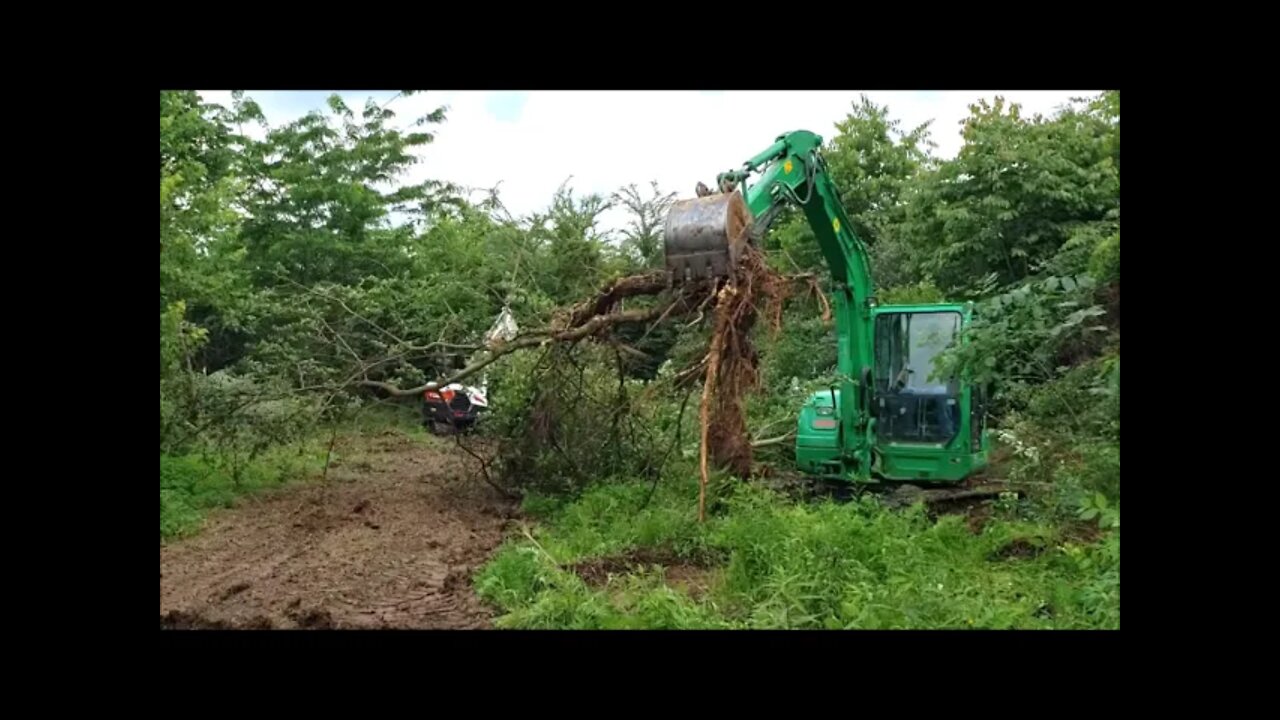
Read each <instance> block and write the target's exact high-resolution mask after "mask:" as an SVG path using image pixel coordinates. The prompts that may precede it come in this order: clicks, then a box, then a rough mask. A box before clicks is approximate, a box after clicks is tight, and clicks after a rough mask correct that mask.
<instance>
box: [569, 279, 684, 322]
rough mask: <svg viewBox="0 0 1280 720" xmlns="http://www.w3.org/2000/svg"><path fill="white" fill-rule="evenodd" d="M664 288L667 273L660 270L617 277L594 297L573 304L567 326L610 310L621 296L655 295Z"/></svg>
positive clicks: (586, 320)
mask: <svg viewBox="0 0 1280 720" xmlns="http://www.w3.org/2000/svg"><path fill="white" fill-rule="evenodd" d="M665 289H667V275H666V273H664V272H661V271H656V272H651V273H646V274H644V275H631V276H629V277H624V278H619V279H618V280H615V281H614V283H613V284H612V285H610V286H609V287H607V288H605V289H604V290H603V291H601V292H600V293H599V294H597V295H596V296H595V297H594V298H592V299H590V300H588V301H586V302H583V303H579V304H578V305H575V306H574V307H573V309H572V310H570V311H569V325H568V327H571V328H572V327H577V326H579V325H582V324H584V323H586V322H588V321H589V320H591V319H592V318H594V317H597V316H599V315H605V314H608V313H610V312H612V310H613V307H614V306H615V305H617V304H618V301H619V300H621V299H623V298H628V297H634V296H637V295H657V294H658V293H660V292H662V291H663V290H665Z"/></svg>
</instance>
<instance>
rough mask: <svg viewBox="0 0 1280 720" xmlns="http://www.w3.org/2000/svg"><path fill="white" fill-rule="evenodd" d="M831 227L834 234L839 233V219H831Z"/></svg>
mask: <svg viewBox="0 0 1280 720" xmlns="http://www.w3.org/2000/svg"><path fill="white" fill-rule="evenodd" d="M831 227H833V228H835V229H836V232H840V218H833V219H832V220H831Z"/></svg>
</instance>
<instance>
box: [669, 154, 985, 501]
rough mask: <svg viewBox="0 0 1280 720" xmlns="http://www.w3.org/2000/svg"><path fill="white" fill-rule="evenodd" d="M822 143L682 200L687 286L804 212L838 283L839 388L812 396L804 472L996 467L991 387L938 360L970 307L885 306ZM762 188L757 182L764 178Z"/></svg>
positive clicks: (960, 475)
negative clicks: (988, 420) (789, 214)
mask: <svg viewBox="0 0 1280 720" xmlns="http://www.w3.org/2000/svg"><path fill="white" fill-rule="evenodd" d="M821 149H822V138H821V137H819V136H818V135H815V134H814V133H811V132H808V131H805V130H799V131H796V132H791V133H787V134H785V135H782V136H780V137H779V138H778V139H777V141H776V142H775V143H774V144H773V145H770V146H769V147H768V149H766V150H764V151H763V152H761V153H760V154H758V155H756V156H755V157H753V158H751V159H750V160H748V161H747V162H746V163H744V164H743V166H742V168H741V169H738V170H731V171H729V172H725V173H721V174H720V175H719V176H718V177H717V178H716V185H717V190H716V191H713V190H711V189H709V188H707V187H706V186H705V185H703V184H702V183H699V184H698V187H697V191H696V192H697V197H695V198H691V199H688V200H681V201H678V202H676V203H675V204H674V205H673V206H672V208H671V210H670V213H669V214H668V216H667V219H666V224H665V227H664V232H663V240H664V245H665V248H664V249H665V252H666V266H667V270H668V271H669V272H670V273H671V275H672V279H673V281H674V282H675V283H677V284H680V283H686V282H691V281H697V280H702V279H706V278H722V277H726V276H728V275H730V274H731V273H732V271H733V268H734V267H735V265H736V263H737V262H738V260H739V258H740V257H741V254H742V251H743V248H744V247H745V244H746V243H759V242H760V240H761V239H762V238H763V237H764V233H765V232H766V231H767V230H768V228H769V226H770V224H772V222H773V221H774V219H775V218H776V217H777V216H778V213H779V212H780V211H781V210H782V209H783V208H784V207H786V206H787V205H788V204H790V205H794V206H795V207H798V208H799V209H800V210H801V211H802V212H803V213H804V216H805V218H806V219H807V220H808V221H809V225H810V227H812V228H813V234H814V236H815V237H816V238H817V241H818V245H819V247H820V248H821V250H822V255H823V258H824V259H825V261H826V265H827V268H828V270H829V271H830V272H831V279H832V293H831V294H832V300H833V302H832V306H833V313H834V316H835V323H836V330H837V342H838V343H839V348H838V353H837V358H838V359H837V378H838V381H837V383H836V384H834V385H832V386H831V387H830V388H826V389H823V390H820V391H818V392H815V393H813V394H812V395H810V396H809V398H808V400H807V401H806V402H805V403H804V405H803V407H802V408H801V409H800V416H799V419H798V427H797V428H796V450H795V455H796V464H797V465H798V466H799V468H800V470H801V471H803V472H805V473H807V474H810V475H815V476H818V477H822V478H827V479H833V480H839V481H845V482H854V483H875V482H879V481H881V480H888V481H897V482H911V483H915V484H920V483H958V482H960V481H962V480H964V479H966V478H968V477H969V476H971V475H972V474H974V472H975V471H977V470H979V469H981V468H983V467H985V465H986V463H987V454H988V449H989V440H988V437H987V432H986V427H985V420H984V418H985V408H984V405H985V400H984V393H983V392H982V388H980V387H975V386H974V385H972V384H971V383H968V382H965V381H964V380H963V379H962V378H956V377H939V376H938V373H937V372H935V368H934V360H935V358H937V357H938V356H939V354H940V353H941V352H942V351H943V350H944V349H946V348H947V347H948V346H950V345H951V344H952V343H955V342H963V335H962V330H963V328H964V327H965V326H966V325H967V324H968V323H969V321H970V319H971V317H972V307H971V306H970V305H964V304H953V303H944V304H930V305H879V304H878V303H877V302H876V300H875V292H874V290H875V288H874V286H873V285H872V281H871V267H870V263H869V262H868V258H867V251H866V246H865V245H864V244H863V242H862V240H860V239H859V238H858V236H857V235H856V234H855V233H854V231H853V224H852V223H851V222H849V216H848V214H847V213H846V212H845V209H844V207H843V206H842V205H841V203H840V193H839V192H838V191H837V189H836V187H835V185H834V184H833V183H832V181H831V177H830V175H829V174H828V172H827V166H826V163H825V161H824V160H823V157H822V153H821ZM756 172H759V177H758V178H757V179H756V180H755V182H753V183H751V184H748V182H747V181H748V180H749V178H750V177H751V175H752V174H753V173H756Z"/></svg>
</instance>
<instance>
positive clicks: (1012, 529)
mask: <svg viewBox="0 0 1280 720" xmlns="http://www.w3.org/2000/svg"><path fill="white" fill-rule="evenodd" d="M683 477H684V478H686V480H684V481H680V480H673V481H669V482H666V483H664V485H663V486H662V487H661V488H660V489H659V490H658V492H657V493H656V494H655V497H654V498H653V500H652V502H650V503H649V505H647V506H643V503H644V499H645V497H646V495H647V494H648V492H649V488H648V486H647V485H645V484H642V483H628V482H623V483H618V484H610V485H603V486H600V487H597V488H595V489H592V490H590V491H588V492H586V493H584V494H583V495H582V496H581V497H580V498H579V499H577V500H576V501H573V502H569V503H563V504H562V503H556V502H555V501H553V500H549V499H546V498H536V497H535V498H531V499H530V500H529V501H527V502H526V511H528V512H530V513H533V514H535V515H537V516H539V517H541V519H542V522H541V523H540V524H539V525H538V526H537V527H536V528H532V529H529V530H528V533H529V536H528V537H524V536H521V537H518V538H516V539H513V540H511V541H509V542H508V543H507V544H506V545H505V546H504V547H503V548H502V549H501V550H500V551H499V552H498V553H497V555H496V556H495V557H494V558H493V559H492V561H491V562H490V563H489V564H488V565H487V566H486V567H484V568H483V569H482V570H481V571H480V572H479V574H478V575H477V577H476V588H477V590H478V592H479V593H480V594H481V596H482V597H484V598H485V599H487V600H489V601H490V602H492V603H494V604H495V605H497V606H498V607H499V608H501V609H502V610H503V611H504V613H505V614H504V615H503V616H502V617H500V618H499V620H498V625H499V626H500V627H508V628H574V629H588V628H592V629H594V628H598V629H609V628H652V629H668V628H829V629H835V628H840V629H859V628H861V629H892V628H936V629H965V628H1043V629H1049V628H1116V627H1119V531H1118V529H1116V530H1114V531H1112V532H1110V533H1109V534H1106V535H1105V536H1104V538H1103V539H1102V540H1101V541H1098V542H1093V543H1090V544H1082V543H1081V541H1078V540H1074V539H1072V537H1073V536H1072V534H1071V533H1068V532H1066V530H1067V528H1069V527H1070V523H1066V522H1063V521H1056V522H1055V521H1051V520H1028V519H1025V517H1024V516H1026V515H1027V514H1026V513H1020V512H1019V511H1018V509H1017V507H1016V506H1015V507H1012V508H1009V509H1007V510H1003V511H1000V515H1001V516H999V517H993V518H992V519H991V520H990V521H989V522H988V523H987V524H986V525H985V527H984V528H983V529H982V530H981V531H980V532H979V533H976V534H975V533H974V532H973V531H972V530H971V529H970V528H969V526H968V525H967V523H966V521H965V518H963V517H961V516H942V517H941V518H939V519H938V520H937V521H936V522H935V521H933V520H931V519H930V518H929V517H928V515H927V514H926V513H925V511H924V508H923V507H915V508H911V509H908V510H905V511H903V510H890V509H886V508H884V507H882V506H881V505H880V504H879V502H878V501H877V500H875V499H864V500H861V501H856V502H852V503H845V504H836V503H833V502H830V501H827V502H822V503H814V504H797V503H795V502H794V501H791V500H788V499H785V498H782V497H779V496H777V495H775V494H773V493H770V492H769V491H767V490H765V489H762V488H759V487H755V486H748V485H744V486H739V487H738V488H736V489H735V491H734V493H733V496H732V497H730V498H727V499H726V500H725V501H724V503H723V504H722V505H721V507H720V512H718V513H717V514H716V515H715V516H713V517H711V518H709V519H708V522H707V523H706V524H704V525H700V524H698V523H697V522H696V519H695V517H694V512H695V510H694V502H695V500H694V499H695V498H696V496H697V489H696V484H695V483H694V482H692V481H690V480H687V478H690V477H693V475H692V473H685V474H684V475H683ZM1030 516H1031V517H1034V514H1031V515H1030ZM641 548H662V549H664V551H667V552H670V553H672V554H674V555H675V556H676V557H683V558H690V559H697V558H703V559H705V558H708V557H713V558H721V559H722V560H721V561H720V564H721V567H720V568H719V569H718V571H717V572H714V573H710V577H712V578H714V581H713V583H712V587H711V588H710V589H709V590H708V591H707V592H706V593H705V594H702V595H700V596H699V597H698V598H696V599H695V598H694V597H691V596H689V595H688V594H685V593H683V592H680V591H678V590H676V589H674V588H672V587H670V586H668V585H667V584H666V583H665V582H664V579H663V576H662V573H661V570H660V568H652V569H650V570H649V571H647V572H640V573H638V574H633V575H621V576H618V575H615V576H613V577H611V578H610V579H609V580H608V582H607V583H606V584H605V585H603V586H596V587H592V586H590V585H588V584H587V583H586V582H584V581H583V580H582V579H581V578H580V577H578V575H577V574H576V573H574V572H573V571H572V567H571V565H572V564H574V563H579V562H582V561H584V560H588V559H590V558H600V557H605V556H616V555H618V554H623V553H627V552H634V551H636V550H637V549H641Z"/></svg>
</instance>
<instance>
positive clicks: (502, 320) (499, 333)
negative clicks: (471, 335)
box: [484, 305, 520, 347]
mask: <svg viewBox="0 0 1280 720" xmlns="http://www.w3.org/2000/svg"><path fill="white" fill-rule="evenodd" d="M519 332H520V327H519V326H518V325H516V318H515V316H514V315H512V314H511V308H509V307H507V306H506V305H503V306H502V312H501V313H499V314H498V319H497V320H495V321H494V323H493V327H491V328H489V332H487V333H485V336H484V344H485V345H488V346H490V347H492V346H493V345H494V343H495V341H498V340H501V341H502V342H511V341H512V340H514V339H515V337H516V335H517V334H519Z"/></svg>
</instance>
